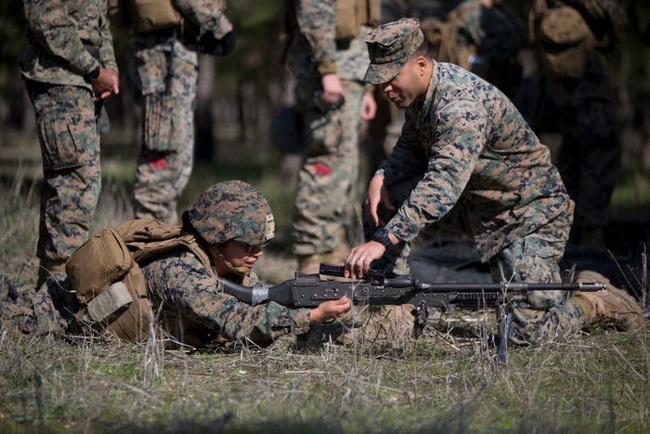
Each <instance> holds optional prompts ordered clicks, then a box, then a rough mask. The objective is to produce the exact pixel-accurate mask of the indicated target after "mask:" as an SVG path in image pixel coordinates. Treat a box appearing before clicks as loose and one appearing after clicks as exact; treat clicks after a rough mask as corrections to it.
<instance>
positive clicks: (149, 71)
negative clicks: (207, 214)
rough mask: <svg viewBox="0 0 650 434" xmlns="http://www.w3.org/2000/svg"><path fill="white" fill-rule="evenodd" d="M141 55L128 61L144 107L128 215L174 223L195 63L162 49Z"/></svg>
mask: <svg viewBox="0 0 650 434" xmlns="http://www.w3.org/2000/svg"><path fill="white" fill-rule="evenodd" d="M136 50H137V47H136ZM147 55H148V56H149V57H148V58H147V59H146V61H143V62H139V63H138V64H137V65H138V66H133V65H130V66H131V71H130V72H131V74H132V75H135V76H136V77H137V78H136V80H137V81H138V85H137V86H138V87H140V88H141V91H142V93H143V110H144V116H143V120H144V121H143V129H142V149H141V152H140V156H139V158H138V168H137V173H136V181H135V185H134V188H133V206H134V214H135V217H136V218H150V217H153V218H156V219H158V220H160V221H163V222H165V223H170V224H174V223H177V222H178V215H177V212H176V206H177V202H178V198H179V197H180V195H181V193H182V192H183V189H184V188H185V186H186V185H187V182H188V181H189V178H190V175H191V173H192V165H193V156H194V109H195V106H196V88H197V80H198V66H197V64H196V62H190V61H188V60H187V59H185V58H181V57H180V56H173V55H170V54H169V53H165V52H164V51H159V52H153V53H152V52H151V51H147ZM130 57H131V58H133V59H137V57H136V56H135V55H133V56H130ZM168 61H171V62H172V65H171V66H170V65H169V64H168Z"/></svg>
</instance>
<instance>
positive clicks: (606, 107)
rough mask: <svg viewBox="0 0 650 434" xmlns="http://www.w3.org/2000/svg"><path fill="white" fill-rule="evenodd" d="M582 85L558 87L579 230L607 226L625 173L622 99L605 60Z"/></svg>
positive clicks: (564, 166)
mask: <svg viewBox="0 0 650 434" xmlns="http://www.w3.org/2000/svg"><path fill="white" fill-rule="evenodd" d="M585 71H586V72H585V76H584V77H583V78H582V79H580V80H578V81H573V80H571V81H566V82H552V83H550V86H549V92H550V95H551V99H552V100H553V101H554V102H555V104H556V105H557V106H558V108H559V109H560V116H559V119H560V121H561V127H562V145H561V147H560V150H559V153H558V161H557V167H558V169H559V171H560V174H561V175H562V180H563V181H564V185H565V186H566V189H567V192H568V193H569V196H570V197H571V199H573V201H574V202H575V203H576V220H575V224H576V225H577V226H600V225H603V224H605V223H607V215H606V209H607V206H608V205H609V201H610V199H611V197H612V193H613V191H614V188H615V187H616V183H617V181H618V178H619V174H620V169H621V141H620V137H619V126H618V118H617V115H616V99H615V94H614V90H613V88H612V86H611V83H610V79H609V76H608V72H607V68H606V65H605V61H604V58H603V56H602V54H600V53H598V52H594V53H593V54H592V55H591V56H590V57H589V59H588V61H587V65H586V67H585Z"/></svg>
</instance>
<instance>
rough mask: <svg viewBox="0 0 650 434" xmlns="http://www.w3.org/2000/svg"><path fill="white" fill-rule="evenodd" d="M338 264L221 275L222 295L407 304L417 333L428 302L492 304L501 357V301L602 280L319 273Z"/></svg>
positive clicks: (590, 287)
mask: <svg viewBox="0 0 650 434" xmlns="http://www.w3.org/2000/svg"><path fill="white" fill-rule="evenodd" d="M343 270H344V269H343V266H338V265H328V264H321V266H320V270H319V274H302V273H299V272H297V273H296V274H295V278H293V279H289V280H286V281H284V282H282V283H280V284H278V285H275V286H272V287H246V286H242V285H238V284H235V283H232V282H230V281H228V280H225V279H222V282H223V284H224V290H225V292H226V293H227V294H230V295H232V296H234V297H236V298H237V299H238V300H239V301H241V302H244V303H247V304H250V305H252V306H255V305H258V304H261V303H267V302H269V301H274V302H276V303H278V304H281V305H283V306H287V307H294V308H310V307H316V306H318V305H319V304H321V303H323V302H326V301H329V300H337V299H339V298H341V297H343V296H344V295H345V296H347V297H348V298H349V299H350V300H352V303H353V304H355V305H401V304H413V305H414V306H415V308H414V309H413V311H412V312H411V313H412V314H413V315H414V317H415V335H416V336H418V335H419V334H420V333H421V331H422V330H423V328H424V326H425V325H426V323H427V320H428V313H427V308H428V307H436V308H442V309H449V308H450V307H451V306H458V307H467V308H478V307H497V309H498V323H499V334H500V336H501V341H500V343H499V352H498V354H499V360H500V361H503V362H504V361H505V357H506V356H505V354H506V348H507V336H508V334H509V331H510V321H511V314H510V312H509V311H508V309H507V306H509V305H511V304H512V302H513V301H525V300H526V296H527V294H528V292H529V291H548V290H555V291H598V290H601V289H605V287H606V285H605V284H603V283H585V282H574V283H524V282H504V283H429V282H422V281H420V280H419V279H417V278H414V277H412V276H410V275H406V276H398V275H393V274H384V273H381V272H378V271H375V270H371V271H370V272H368V273H366V274H365V275H364V277H363V278H362V279H349V280H336V279H323V278H321V275H324V276H332V277H343Z"/></svg>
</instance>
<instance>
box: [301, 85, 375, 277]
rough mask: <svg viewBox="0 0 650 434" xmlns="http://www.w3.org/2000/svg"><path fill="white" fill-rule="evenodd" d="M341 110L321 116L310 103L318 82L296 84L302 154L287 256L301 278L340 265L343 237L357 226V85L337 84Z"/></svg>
mask: <svg viewBox="0 0 650 434" xmlns="http://www.w3.org/2000/svg"><path fill="white" fill-rule="evenodd" d="M342 84H343V89H344V97H345V104H344V105H343V106H342V107H341V108H339V109H334V110H332V109H330V110H326V111H325V112H322V111H320V110H319V109H318V107H317V106H316V104H315V103H314V95H315V93H316V91H317V90H318V89H320V82H319V81H313V82H311V83H301V86H299V87H298V88H297V90H296V91H297V102H298V106H299V107H300V109H301V111H302V112H303V114H304V116H305V126H306V128H307V140H308V146H309V150H308V154H307V156H306V157H305V160H304V161H303V164H302V168H301V169H300V173H299V174H298V185H297V189H296V198H295V206H294V216H293V222H292V240H293V253H294V254H295V255H296V256H297V257H298V268H299V270H300V271H302V272H307V273H314V272H318V266H319V264H320V263H321V262H334V263H342V262H343V259H345V257H346V255H347V253H348V252H349V250H350V241H349V237H348V232H349V231H353V228H352V225H355V224H357V222H356V221H354V220H355V219H354V218H353V216H354V211H353V209H354V206H355V204H356V202H357V201H358V198H357V182H358V179H359V146H358V132H359V126H360V123H361V118H360V113H361V98H362V95H363V85H362V84H361V83H357V82H351V81H342Z"/></svg>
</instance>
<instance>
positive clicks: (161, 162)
mask: <svg viewBox="0 0 650 434" xmlns="http://www.w3.org/2000/svg"><path fill="white" fill-rule="evenodd" d="M149 164H151V165H152V166H156V167H158V168H159V169H164V168H165V167H167V162H166V161H165V160H163V159H162V158H161V159H159V160H149Z"/></svg>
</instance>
